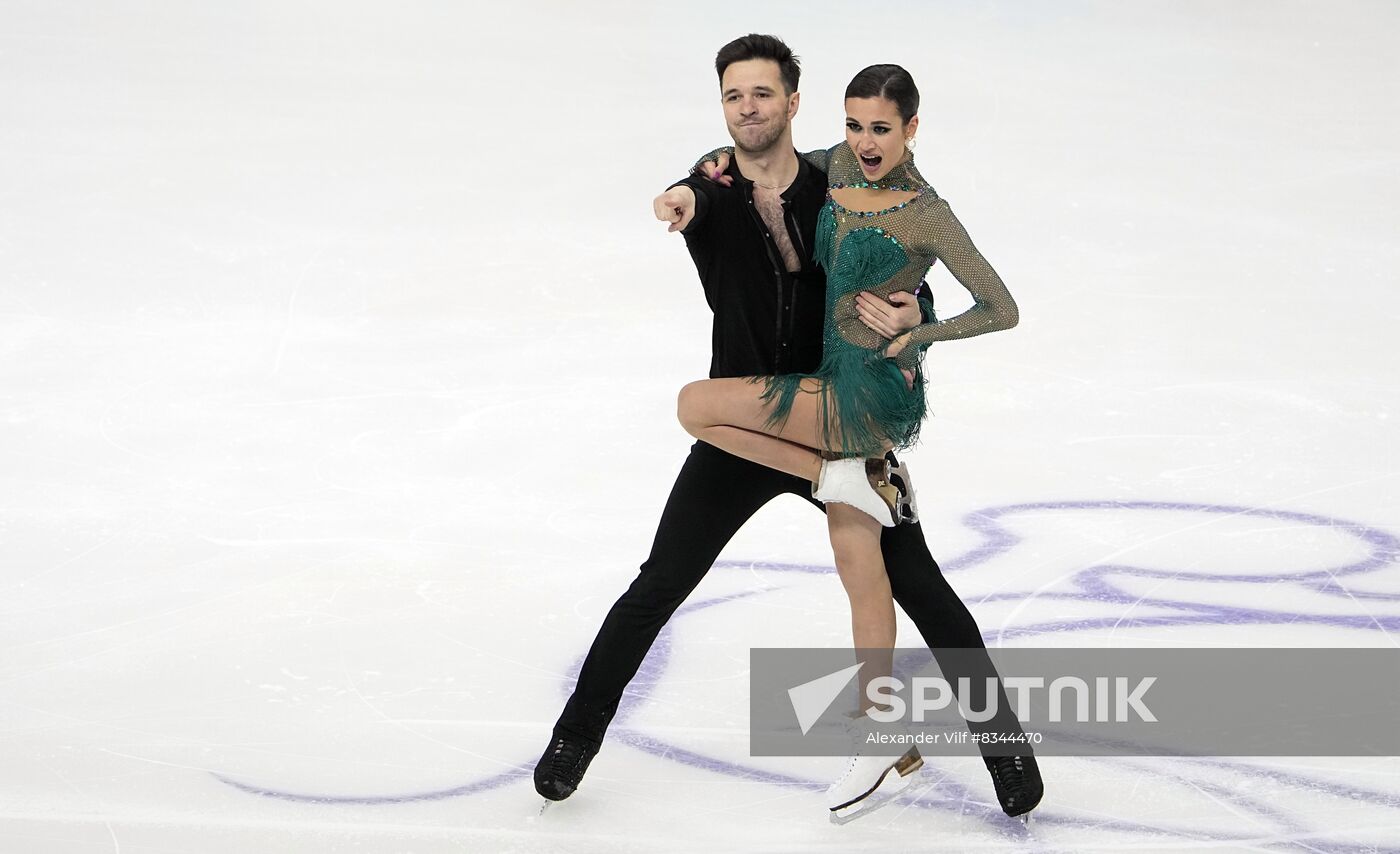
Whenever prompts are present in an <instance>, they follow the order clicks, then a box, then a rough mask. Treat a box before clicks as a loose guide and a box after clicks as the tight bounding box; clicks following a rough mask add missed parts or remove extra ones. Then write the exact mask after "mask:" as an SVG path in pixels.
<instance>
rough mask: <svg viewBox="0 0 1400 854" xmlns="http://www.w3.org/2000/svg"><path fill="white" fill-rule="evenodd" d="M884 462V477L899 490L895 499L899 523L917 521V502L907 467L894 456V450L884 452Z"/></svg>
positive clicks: (911, 523)
mask: <svg viewBox="0 0 1400 854" xmlns="http://www.w3.org/2000/svg"><path fill="white" fill-rule="evenodd" d="M885 462H886V463H887V464H888V465H887V468H886V472H887V474H886V475H885V477H886V478H887V479H888V480H889V482H890V483H891V484H893V485H894V487H895V489H897V490H899V497H898V498H897V499H896V501H895V513H896V514H897V516H898V518H899V524H901V525H902V524H906V523H907V524H910V525H913V524H914V523H916V522H918V521H919V503H918V502H917V501H916V500H915V499H914V481H913V479H912V478H911V477H910V475H909V467H908V466H906V465H904V463H901V462H900V461H899V460H898V459H896V458H895V455H894V451H890V452H888V453H886V454H885Z"/></svg>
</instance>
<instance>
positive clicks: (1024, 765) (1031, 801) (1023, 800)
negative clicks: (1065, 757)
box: [982, 756, 1045, 821]
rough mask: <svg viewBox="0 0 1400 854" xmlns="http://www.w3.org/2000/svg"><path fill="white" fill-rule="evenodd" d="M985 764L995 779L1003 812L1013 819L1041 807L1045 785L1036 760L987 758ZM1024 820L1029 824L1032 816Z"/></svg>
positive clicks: (1005, 757) (1031, 757)
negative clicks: (1037, 806)
mask: <svg viewBox="0 0 1400 854" xmlns="http://www.w3.org/2000/svg"><path fill="white" fill-rule="evenodd" d="M982 761H983V762H985V763H987V770H988V771H989V772H990V773H991V775H992V785H994V786H996V790H997V800H998V801H1000V802H1001V811H1002V812H1004V813H1006V814H1007V815H1009V816H1012V817H1015V816H1018V815H1025V814H1026V813H1029V812H1030V811H1031V810H1033V809H1035V807H1036V805H1037V804H1039V803H1040V798H1041V796H1043V795H1044V794H1045V784H1044V783H1043V782H1041V779H1040V766H1038V765H1037V764H1036V761H1035V757H1034V756H984V757H982ZM1022 820H1023V821H1028V820H1029V816H1027V818H1026V819H1022Z"/></svg>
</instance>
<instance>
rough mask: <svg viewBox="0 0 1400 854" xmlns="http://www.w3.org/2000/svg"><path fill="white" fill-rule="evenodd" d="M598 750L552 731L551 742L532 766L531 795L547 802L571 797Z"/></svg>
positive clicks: (576, 737)
mask: <svg viewBox="0 0 1400 854" xmlns="http://www.w3.org/2000/svg"><path fill="white" fill-rule="evenodd" d="M599 747H600V745H599V744H598V743H597V742H593V741H588V740H586V739H583V738H579V737H578V736H576V735H572V734H570V733H567V732H562V731H560V730H557V729H556V730H555V731H554V740H553V741H552V742H550V744H549V747H548V748H546V749H545V752H544V755H543V756H541V757H540V761H539V764H537V765H535V791H536V792H539V793H540V795H541V796H543V797H545V798H547V799H548V800H551V801H562V800H564V799H565V798H567V797H568V796H569V795H572V794H573V793H574V790H575V789H577V788H578V785H579V783H580V782H581V781H582V780H583V774H584V772H585V771H587V770H588V763H590V762H592V761H593V757H594V756H597V755H598V748H599Z"/></svg>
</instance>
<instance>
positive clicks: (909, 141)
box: [904, 136, 915, 151]
mask: <svg viewBox="0 0 1400 854" xmlns="http://www.w3.org/2000/svg"><path fill="white" fill-rule="evenodd" d="M904 145H905V146H906V147H907V148H908V149H909V150H910V151H913V150H914V145H915V139H914V137H912V136H911V137H909V138H908V139H906V140H904Z"/></svg>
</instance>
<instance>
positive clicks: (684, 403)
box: [676, 380, 708, 436]
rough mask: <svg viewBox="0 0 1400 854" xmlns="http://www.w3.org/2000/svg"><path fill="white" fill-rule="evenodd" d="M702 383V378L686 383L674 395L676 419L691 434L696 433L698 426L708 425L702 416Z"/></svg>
mask: <svg viewBox="0 0 1400 854" xmlns="http://www.w3.org/2000/svg"><path fill="white" fill-rule="evenodd" d="M704 383H705V381H704V380H696V381H695V382H693V383H686V384H685V385H684V386H683V387H682V388H681V391H680V394H678V395H676V419H677V420H678V421H680V422H681V426H682V427H684V428H685V431H686V432H687V433H689V434H690V435H692V436H694V435H696V431H697V430H699V429H700V428H702V427H706V426H708V425H706V424H705V423H704V417H703V416H704V408H703V401H704V394H705V393H704Z"/></svg>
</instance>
